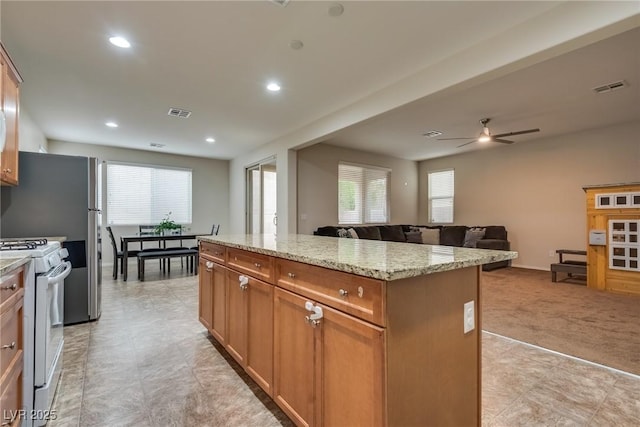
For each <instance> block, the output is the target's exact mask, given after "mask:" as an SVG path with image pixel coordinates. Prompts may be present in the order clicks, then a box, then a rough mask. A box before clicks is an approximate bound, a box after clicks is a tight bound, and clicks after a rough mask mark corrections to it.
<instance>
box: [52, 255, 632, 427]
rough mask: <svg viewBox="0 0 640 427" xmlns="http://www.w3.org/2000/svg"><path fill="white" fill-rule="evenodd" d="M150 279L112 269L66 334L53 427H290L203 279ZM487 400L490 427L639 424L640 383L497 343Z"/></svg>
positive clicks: (487, 366) (489, 365)
mask: <svg viewBox="0 0 640 427" xmlns="http://www.w3.org/2000/svg"><path fill="white" fill-rule="evenodd" d="M178 262H179V261H178ZM108 270H110V269H108ZM149 270H150V271H149V273H148V275H147V277H146V280H145V282H138V281H136V280H130V281H129V282H126V283H125V282H122V281H113V280H111V276H110V274H109V273H110V271H105V280H104V283H103V303H102V317H101V319H100V320H99V321H97V322H93V323H87V324H81V325H74V326H68V327H66V328H65V351H64V375H63V379H62V381H61V383H60V386H59V389H58V394H57V395H56V400H55V401H54V408H53V409H55V411H56V415H57V419H56V420H54V421H50V422H49V426H51V427H60V426H82V427H85V426H96V427H98V426H109V427H113V426H141V427H142V426H181V427H182V426H198V427H199V426H261V427H262V426H280V425H285V426H288V425H291V422H290V421H289V420H288V419H287V418H286V416H284V414H282V412H281V411H280V410H279V409H278V408H277V407H276V406H275V404H274V403H273V402H272V401H271V400H270V399H269V398H268V397H267V396H266V395H265V394H264V393H263V392H262V391H261V390H260V389H259V388H258V387H257V386H255V385H254V384H253V383H252V382H251V380H249V379H247V377H246V375H244V373H243V372H242V371H241V369H240V368H239V367H238V366H237V364H236V363H235V362H234V361H233V360H230V358H229V357H228V356H226V355H225V353H224V351H223V350H222V349H221V348H220V347H219V346H218V345H214V344H213V343H212V340H211V339H209V338H208V337H207V333H206V331H205V329H204V327H203V326H202V325H200V323H199V322H198V320H197V306H198V287H197V278H196V277H194V276H185V277H179V276H180V271H181V270H180V266H179V264H178V265H177V266H176V267H175V268H172V273H171V274H172V276H171V279H165V278H163V277H162V276H161V275H160V273H158V272H155V273H154V271H153V269H149ZM130 271H132V270H130ZM133 271H134V272H135V267H134V268H133ZM134 274H135V273H134ZM482 394H483V396H482V408H483V412H482V425H483V426H487V427H489V426H491V427H493V426H510V427H511V426H532V425H536V426H557V425H563V426H640V377H637V376H632V375H626V374H624V373H622V372H619V371H613V370H609V369H606V368H604V367H601V366H596V365H592V364H589V363H585V362H583V361H579V360H576V359H572V358H568V357H565V356H563V355H559V354H556V353H552V352H548V351H545V350H543V349H539V348H536V347H532V346H529V345H526V344H523V343H520V342H517V341H513V340H511V339H508V338H504V337H500V336H497V335H493V334H490V333H483V372H482Z"/></svg>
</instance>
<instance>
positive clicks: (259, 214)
mask: <svg viewBox="0 0 640 427" xmlns="http://www.w3.org/2000/svg"><path fill="white" fill-rule="evenodd" d="M276 178H277V173H276V159H275V157H274V158H269V159H266V160H263V161H262V162H260V163H258V164H256V165H253V166H250V167H248V168H247V224H246V229H247V233H249V234H274V235H275V234H276V229H277V225H278V215H277V211H276V209H277V200H278V198H277V188H276V187H277V180H276Z"/></svg>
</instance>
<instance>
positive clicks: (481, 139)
mask: <svg viewBox="0 0 640 427" xmlns="http://www.w3.org/2000/svg"><path fill="white" fill-rule="evenodd" d="M489 141H491V136H490V135H487V134H486V133H483V134H482V135H480V137H479V138H478V142H489Z"/></svg>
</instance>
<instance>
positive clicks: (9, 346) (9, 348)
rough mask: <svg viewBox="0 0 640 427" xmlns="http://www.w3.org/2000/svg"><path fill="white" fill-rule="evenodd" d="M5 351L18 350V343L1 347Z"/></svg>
mask: <svg viewBox="0 0 640 427" xmlns="http://www.w3.org/2000/svg"><path fill="white" fill-rule="evenodd" d="M1 348H2V349H3V350H13V349H14V348H16V342H15V341H14V342H12V343H11V344H5V345H3V346H2V347H1Z"/></svg>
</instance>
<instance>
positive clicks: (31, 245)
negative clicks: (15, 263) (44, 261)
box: [0, 239, 47, 251]
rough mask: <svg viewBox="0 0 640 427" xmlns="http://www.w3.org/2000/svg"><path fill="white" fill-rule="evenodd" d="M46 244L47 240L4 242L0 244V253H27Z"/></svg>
mask: <svg viewBox="0 0 640 427" xmlns="http://www.w3.org/2000/svg"><path fill="white" fill-rule="evenodd" d="M46 244H47V239H24V240H5V241H3V242H0V251H27V250H30V249H36V248H37V247H38V246H44V245H46Z"/></svg>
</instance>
